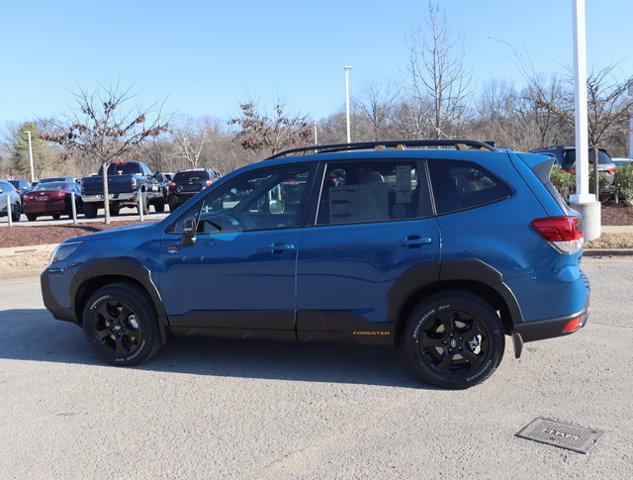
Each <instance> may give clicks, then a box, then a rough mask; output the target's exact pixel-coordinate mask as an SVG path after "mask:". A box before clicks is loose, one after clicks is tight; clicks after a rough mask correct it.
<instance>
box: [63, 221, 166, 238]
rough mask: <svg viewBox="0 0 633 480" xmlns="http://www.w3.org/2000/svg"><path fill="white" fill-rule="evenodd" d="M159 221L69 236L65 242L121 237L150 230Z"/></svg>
mask: <svg viewBox="0 0 633 480" xmlns="http://www.w3.org/2000/svg"><path fill="white" fill-rule="evenodd" d="M158 223H159V222H148V223H139V224H135V225H125V226H123V227H115V228H110V229H108V230H102V231H100V232H95V233H89V234H87V235H82V236H80V237H74V238H69V239H68V240H65V242H76V241H80V242H90V241H93V240H107V239H110V238H115V237H120V236H122V235H125V234H128V233H142V232H143V230H145V231H149V230H151V229H152V228H156V226H157V225H158Z"/></svg>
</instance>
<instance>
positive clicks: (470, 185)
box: [429, 160, 512, 215]
mask: <svg viewBox="0 0 633 480" xmlns="http://www.w3.org/2000/svg"><path fill="white" fill-rule="evenodd" d="M429 171H430V173H431V183H432V185H433V197H434V200H435V208H436V211H437V213H438V215H442V214H446V213H451V212H457V211H460V210H466V209H469V208H474V207H478V206H481V205H486V204H489V203H493V202H497V201H499V200H503V199H505V198H508V197H509V196H510V195H511V193H512V192H511V190H510V188H509V187H508V186H507V185H506V184H505V183H503V182H502V181H501V180H499V179H498V178H497V177H495V176H494V175H492V174H491V173H490V172H488V171H487V170H485V169H484V168H482V167H480V166H479V165H476V164H474V163H470V162H462V161H448V160H429Z"/></svg>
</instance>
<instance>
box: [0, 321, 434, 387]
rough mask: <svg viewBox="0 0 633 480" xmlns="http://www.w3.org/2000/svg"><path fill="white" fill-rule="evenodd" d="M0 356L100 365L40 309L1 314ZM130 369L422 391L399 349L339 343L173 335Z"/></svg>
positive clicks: (75, 335) (77, 335)
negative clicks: (148, 357) (297, 342)
mask: <svg viewBox="0 0 633 480" xmlns="http://www.w3.org/2000/svg"><path fill="white" fill-rule="evenodd" d="M0 358H5V359H13V360H31V361H44V362H59V363H76V364H84V365H100V364H102V362H101V361H100V359H99V358H98V357H97V355H96V353H95V352H93V350H92V349H91V348H90V346H89V345H88V342H87V341H86V339H85V337H84V334H83V332H82V330H81V329H80V328H79V327H77V326H76V325H73V324H70V323H66V322H62V321H59V320H55V319H53V317H52V316H51V314H50V313H49V312H48V311H47V310H45V309H30V310H29V309H24V310H4V311H0ZM112 368H121V367H112ZM133 368H136V369H140V370H152V371H163V372H175V373H191V374H198V375H211V376H222V377H243V378H262V379H278V380H299V381H308V382H335V383H352V384H367V385H384V386H397V387H408V388H424V387H423V386H422V385H421V384H420V383H419V381H418V379H417V378H416V377H415V375H414V374H413V372H412V370H411V369H410V367H409V365H408V364H407V362H406V360H405V359H404V356H403V355H402V354H401V353H400V352H399V351H397V350H395V349H391V348H385V347H380V348H376V347H371V348H368V347H360V346H356V345H344V344H332V345H325V344H313V345H310V344H308V345H299V344H295V343H281V342H270V341H236V340H227V339H215V338H211V337H176V338H175V339H173V340H172V341H171V342H170V343H169V344H168V345H167V346H166V347H165V348H163V349H162V350H161V351H160V352H159V353H158V354H157V355H156V356H155V357H154V358H152V359H151V360H150V361H148V362H147V363H145V364H143V365H141V366H139V367H133Z"/></svg>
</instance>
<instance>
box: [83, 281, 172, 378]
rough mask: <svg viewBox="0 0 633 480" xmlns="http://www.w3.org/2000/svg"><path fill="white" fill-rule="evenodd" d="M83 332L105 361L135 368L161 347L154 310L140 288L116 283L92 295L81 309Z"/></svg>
mask: <svg viewBox="0 0 633 480" xmlns="http://www.w3.org/2000/svg"><path fill="white" fill-rule="evenodd" d="M82 321H83V329H84V333H85V334H86V337H87V338H88V340H89V342H90V343H91V344H92V346H93V347H94V348H95V350H96V351H97V353H98V354H99V355H100V356H101V358H103V359H104V360H105V361H106V362H108V363H111V364H113V365H138V364H139V363H142V362H144V361H145V360H147V359H149V358H150V357H151V356H152V355H154V354H155V353H156V352H157V351H158V349H159V348H160V346H161V340H160V332H159V327H158V319H157V316H156V311H155V309H154V306H153V305H152V303H151V300H150V299H149V297H148V296H147V293H146V292H144V291H143V290H141V289H140V288H139V287H137V286H135V285H132V284H128V283H115V284H112V285H107V286H105V287H103V288H100V289H99V290H97V291H96V292H95V293H93V294H92V295H91V297H90V298H89V299H88V302H87V303H86V306H85V308H84V310H83V316H82Z"/></svg>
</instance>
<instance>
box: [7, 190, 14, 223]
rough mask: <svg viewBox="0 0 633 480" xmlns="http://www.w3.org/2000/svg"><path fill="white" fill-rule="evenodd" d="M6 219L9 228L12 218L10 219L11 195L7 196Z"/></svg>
mask: <svg viewBox="0 0 633 480" xmlns="http://www.w3.org/2000/svg"><path fill="white" fill-rule="evenodd" d="M7 218H8V219H9V226H10V227H11V226H13V218H12V217H11V195H9V194H7Z"/></svg>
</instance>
